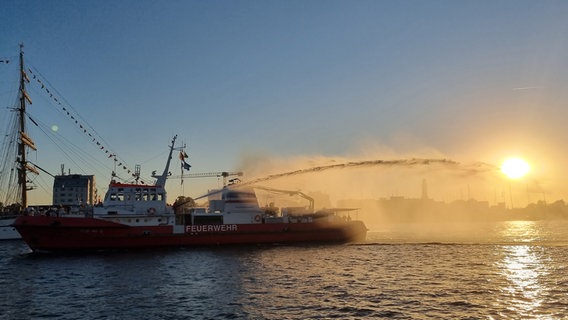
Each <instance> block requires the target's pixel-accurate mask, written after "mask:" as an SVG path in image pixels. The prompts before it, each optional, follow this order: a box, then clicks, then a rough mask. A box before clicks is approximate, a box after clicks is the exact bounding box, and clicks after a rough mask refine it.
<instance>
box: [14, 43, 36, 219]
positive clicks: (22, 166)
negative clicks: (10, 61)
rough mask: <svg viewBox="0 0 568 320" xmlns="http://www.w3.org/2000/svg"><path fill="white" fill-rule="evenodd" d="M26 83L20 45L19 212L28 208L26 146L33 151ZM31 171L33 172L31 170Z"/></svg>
mask: <svg viewBox="0 0 568 320" xmlns="http://www.w3.org/2000/svg"><path fill="white" fill-rule="evenodd" d="M26 81H29V80H28V79H27V76H26V73H25V70H24V45H23V44H20V89H19V95H20V99H19V100H20V101H19V102H20V106H19V108H18V116H19V121H20V125H19V129H20V135H19V136H20V139H19V143H18V161H17V162H18V164H19V166H18V185H19V187H20V192H21V194H20V195H21V198H22V199H21V200H22V206H21V207H20V211H23V210H25V209H26V207H27V206H28V194H27V192H28V187H27V170H28V163H27V160H26V146H28V147H30V148H32V149H35V146H34V143H33V141H32V140H31V139H30V137H28V136H27V135H26V121H25V116H26V102H28V103H29V104H31V103H32V101H31V99H30V98H29V96H28V94H27V93H26ZM32 171H33V170H32Z"/></svg>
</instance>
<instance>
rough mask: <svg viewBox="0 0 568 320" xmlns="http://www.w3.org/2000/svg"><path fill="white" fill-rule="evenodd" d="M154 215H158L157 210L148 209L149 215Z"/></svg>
mask: <svg viewBox="0 0 568 320" xmlns="http://www.w3.org/2000/svg"><path fill="white" fill-rule="evenodd" d="M154 213H156V209H154V208H150V209H148V214H149V215H151V216H153V215H154Z"/></svg>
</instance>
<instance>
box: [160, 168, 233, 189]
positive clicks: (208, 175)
mask: <svg viewBox="0 0 568 320" xmlns="http://www.w3.org/2000/svg"><path fill="white" fill-rule="evenodd" d="M234 176H237V177H242V176H243V173H242V172H241V171H239V172H227V171H223V172H202V173H188V174H183V175H177V176H171V177H168V179H185V178H211V177H217V178H219V177H223V187H226V186H227V178H228V177H234ZM238 181H239V179H238V178H234V179H231V180H229V184H233V183H235V182H238Z"/></svg>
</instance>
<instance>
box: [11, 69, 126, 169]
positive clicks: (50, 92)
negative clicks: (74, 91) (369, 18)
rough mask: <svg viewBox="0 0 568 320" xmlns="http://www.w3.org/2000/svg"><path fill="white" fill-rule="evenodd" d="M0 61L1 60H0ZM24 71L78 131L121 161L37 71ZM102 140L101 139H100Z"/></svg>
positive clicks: (121, 166) (27, 78) (100, 148)
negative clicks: (49, 86)
mask: <svg viewBox="0 0 568 320" xmlns="http://www.w3.org/2000/svg"><path fill="white" fill-rule="evenodd" d="M0 61H1V60H0ZM22 72H23V73H24V78H25V79H26V81H28V82H30V79H29V77H28V75H27V73H29V74H30V75H31V76H32V79H33V80H35V81H36V82H37V83H38V84H39V85H40V86H41V90H42V91H44V92H45V93H47V95H48V96H49V98H51V100H53V102H54V103H55V105H56V106H58V107H59V108H61V110H62V113H63V114H64V115H66V116H67V118H69V119H70V120H71V122H74V123H75V125H76V126H77V127H78V129H79V130H80V131H82V132H83V133H84V134H85V135H87V136H89V138H90V140H91V142H93V143H94V144H95V145H96V146H97V147H98V149H99V150H101V151H103V152H104V153H105V154H106V155H108V158H109V159H111V158H112V159H113V160H114V161H121V160H120V159H119V158H118V156H117V155H116V153H111V152H110V151H109V150H108V147H105V144H103V143H102V142H100V141H99V139H97V137H100V136H99V135H98V134H96V132H95V133H91V132H90V131H89V130H88V129H89V128H90V129H91V130H93V131H94V129H92V127H91V126H89V125H87V124H84V123H82V122H80V120H81V117H80V116H78V115H73V114H72V113H71V112H70V110H71V111H72V110H73V108H72V107H71V106H70V105H65V104H63V103H62V101H64V99H63V98H62V97H59V98H58V97H57V96H56V95H54V93H55V94H57V92H56V90H53V89H52V90H50V89H49V88H48V86H47V85H46V83H48V81H46V80H44V81H42V80H41V76H40V75H39V73H37V72H34V71H33V70H32V69H31V68H27V73H26V72H24V71H22ZM25 97H26V100H28V101H29V103H30V104H31V99H29V97H28V96H27V95H26V96H25ZM101 140H102V139H101ZM122 162H124V161H121V163H120V164H119V165H118V167H119V168H122V169H123V170H125V171H126V172H127V173H128V174H131V175H132V177H136V175H135V174H134V170H130V169H129V168H128V167H126V166H125V165H122Z"/></svg>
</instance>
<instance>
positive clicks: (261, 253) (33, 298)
mask: <svg viewBox="0 0 568 320" xmlns="http://www.w3.org/2000/svg"><path fill="white" fill-rule="evenodd" d="M371 229H372V230H371V231H370V232H369V234H368V237H367V241H366V242H365V243H359V244H346V245H300V246H281V245H265V246H246V247H230V248H226V247H224V248H221V247H208V248H199V249H188V248H180V249H173V250H152V251H144V252H115V253H100V254H86V255H60V254H31V253H30V251H29V249H28V248H27V247H26V245H25V244H24V243H23V242H21V241H5V242H0V314H1V316H0V318H1V319H46V318H47V319H380V318H390V319H565V318H566V315H568V233H567V232H568V222H567V221H548V222H544V221H536V222H531V221H509V222H498V223H491V224H474V225H453V224H452V225H450V224H448V225H444V224H436V225H412V224H406V225H389V226H372V227H371Z"/></svg>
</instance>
